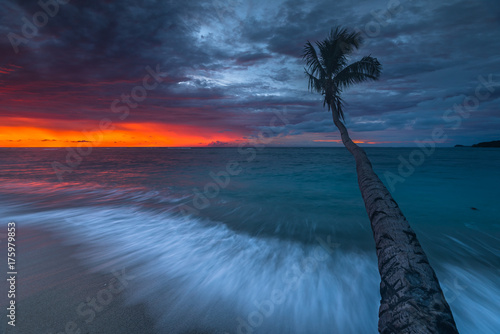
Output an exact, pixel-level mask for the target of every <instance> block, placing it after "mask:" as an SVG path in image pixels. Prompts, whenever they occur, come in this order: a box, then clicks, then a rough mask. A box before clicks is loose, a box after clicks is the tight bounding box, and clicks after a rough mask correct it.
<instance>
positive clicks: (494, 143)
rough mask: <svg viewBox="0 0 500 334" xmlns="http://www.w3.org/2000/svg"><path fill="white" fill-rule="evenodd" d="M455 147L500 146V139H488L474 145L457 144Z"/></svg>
mask: <svg viewBox="0 0 500 334" xmlns="http://www.w3.org/2000/svg"><path fill="white" fill-rule="evenodd" d="M455 147H500V140H494V141H487V142H483V143H478V144H474V145H472V146H465V145H455Z"/></svg>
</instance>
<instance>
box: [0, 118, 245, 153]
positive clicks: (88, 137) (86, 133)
mask: <svg viewBox="0 0 500 334" xmlns="http://www.w3.org/2000/svg"><path fill="white" fill-rule="evenodd" d="M59 123H61V121H59ZM68 127H70V125H69V124H68ZM106 127H107V128H103V130H101V129H100V128H99V125H96V126H94V127H88V128H82V130H80V131H78V130H62V129H51V128H45V127H35V126H0V146H3V147H65V146H77V145H82V143H85V142H91V143H92V146H96V147H99V146H100V147H141V146H174V147H175V146H206V145H209V144H210V143H212V142H217V141H221V142H237V141H239V140H241V137H240V136H238V135H237V134H229V135H228V134H220V133H217V132H214V131H209V130H207V129H204V128H198V127H194V126H193V127H190V126H184V125H167V124H153V123H123V124H116V125H115V124H113V123H110V124H108V125H106ZM71 128H74V123H72V125H71Z"/></svg>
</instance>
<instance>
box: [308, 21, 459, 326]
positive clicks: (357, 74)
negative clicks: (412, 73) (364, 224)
mask: <svg viewBox="0 0 500 334" xmlns="http://www.w3.org/2000/svg"><path fill="white" fill-rule="evenodd" d="M361 42H362V39H361V36H360V35H359V33H356V32H350V31H348V30H347V29H345V28H341V27H338V28H336V29H334V30H333V29H332V31H331V33H330V35H329V36H328V37H327V38H326V39H325V40H323V41H320V42H316V47H315V46H313V45H312V44H311V43H310V42H307V43H306V45H305V48H304V54H303V58H304V60H305V62H306V65H307V66H306V69H305V72H306V75H307V77H308V79H309V87H308V88H309V89H310V90H311V91H313V92H317V93H320V94H322V95H323V96H324V102H323V106H325V105H326V106H327V107H328V111H331V113H332V117H333V122H334V124H335V125H336V126H337V128H338V129H339V131H340V135H341V138H342V142H343V143H344V145H345V147H346V148H347V149H348V150H349V152H350V153H351V154H352V155H353V156H354V159H355V161H356V170H357V174H358V184H359V188H360V190H361V195H362V197H363V200H364V202H365V208H366V212H367V213H368V217H369V219H370V222H371V227H372V231H373V236H374V239H375V244H376V251H377V257H378V268H379V272H380V277H381V283H380V294H381V297H382V300H381V302H380V309H379V324H378V330H379V332H380V333H382V334H387V333H458V331H457V329H456V325H455V321H454V319H453V315H452V313H451V310H450V307H449V305H448V303H447V302H446V300H445V298H444V295H443V292H442V291H441V287H440V286H439V282H438V279H437V277H436V274H435V273H434V270H433V269H432V267H431V265H430V264H429V261H428V259H427V256H426V255H425V253H424V250H423V249H422V246H421V245H420V243H419V242H418V240H417V236H416V235H415V232H414V231H413V230H412V228H411V227H410V225H409V223H408V221H407V220H406V218H405V216H404V215H403V213H402V212H401V210H400V208H399V206H398V204H397V203H396V201H395V200H394V199H393V198H392V196H391V194H390V193H389V191H388V190H387V188H386V187H385V186H384V184H383V183H382V182H381V181H380V179H379V178H378V176H377V175H376V174H375V173H374V171H373V168H372V165H371V163H370V160H369V159H368V157H367V155H366V153H365V152H364V150H363V149H362V148H361V147H359V146H358V145H356V144H355V143H354V142H353V141H352V140H351V138H349V133H348V132H347V129H346V127H345V125H344V110H343V108H344V105H343V102H342V98H341V93H342V91H343V90H344V89H345V88H347V87H349V86H351V85H353V84H356V83H360V82H364V81H369V80H377V79H378V78H379V76H380V73H381V69H382V66H381V65H380V63H379V61H378V60H377V59H376V58H373V57H371V56H366V57H363V58H361V60H359V61H356V62H353V63H351V64H348V60H349V56H350V55H351V54H352V52H353V51H354V50H356V49H358V48H359V47H360V45H361Z"/></svg>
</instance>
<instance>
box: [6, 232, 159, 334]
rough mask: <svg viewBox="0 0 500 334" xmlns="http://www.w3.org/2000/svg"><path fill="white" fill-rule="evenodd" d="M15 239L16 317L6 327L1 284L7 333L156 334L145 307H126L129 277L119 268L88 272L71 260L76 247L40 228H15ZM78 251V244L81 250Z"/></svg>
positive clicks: (74, 258) (76, 261)
mask: <svg viewBox="0 0 500 334" xmlns="http://www.w3.org/2000/svg"><path fill="white" fill-rule="evenodd" d="M16 229H17V235H16V271H17V275H16V293H15V295H16V296H15V301H16V304H15V306H16V319H15V327H13V326H11V325H8V324H7V322H8V321H10V319H8V317H7V314H8V312H9V311H8V310H7V309H6V307H7V306H8V303H9V299H8V297H7V293H8V290H9V287H8V285H7V283H6V280H3V282H2V284H0V287H1V291H0V296H1V297H0V306H1V310H2V311H1V313H2V323H1V325H0V333H7V334H11V333H12V334H17V333H22V334H27V333H30V334H31V333H33V334H34V333H36V334H60V333H68V334H69V333H71V334H87V333H99V334H108V333H109V334H113V333H117V334H118V333H142V334H152V333H159V332H158V331H156V330H155V329H154V324H153V321H152V319H151V318H149V317H148V316H147V315H146V312H145V308H144V305H140V304H139V305H126V303H125V294H126V293H127V288H129V289H131V288H132V285H129V284H128V283H129V280H130V279H131V278H130V277H128V276H127V272H126V271H124V270H122V268H118V270H116V271H114V273H113V272H112V271H113V269H115V268H111V267H110V268H109V270H108V273H106V270H105V269H104V270H103V272H105V273H95V272H91V271H90V270H89V269H88V268H85V267H84V266H83V265H82V264H81V263H80V262H79V261H78V260H77V259H76V257H75V256H74V254H75V250H76V247H75V246H67V245H64V244H63V243H62V239H60V238H58V237H56V236H55V235H53V234H51V233H48V232H47V231H42V230H39V229H33V228H25V227H23V226H20V225H19V224H18V226H17V228H16ZM5 237H6V236H5V235H3V238H2V239H1V240H0V241H1V243H0V259H1V261H2V262H4V261H5V262H4V263H5V264H4V265H2V268H3V270H2V271H4V275H6V274H7V265H6V262H7V252H6V250H7V240H6V239H5ZM80 247H82V246H80Z"/></svg>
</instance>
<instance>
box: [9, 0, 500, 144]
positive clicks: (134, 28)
mask: <svg viewBox="0 0 500 334" xmlns="http://www.w3.org/2000/svg"><path fill="white" fill-rule="evenodd" d="M387 6H388V1H386V0H377V1H365V0H360V1H357V2H355V3H353V2H350V1H347V0H340V1H329V0H316V1H308V2H304V1H299V0H283V1H276V2H269V1H261V0H249V1H227V2H226V1H211V0H193V1H181V2H179V1H160V0H148V1H143V2H141V3H140V4H139V3H138V2H137V1H131V0H124V1H120V2H119V3H118V2H112V1H100V2H98V1H93V2H88V1H84V0H74V1H71V2H70V3H68V4H67V5H61V6H60V10H59V13H58V14H57V15H56V16H54V17H51V18H50V19H49V21H48V23H47V24H46V25H45V26H44V27H41V28H39V29H38V30H39V31H38V34H37V36H35V37H33V38H30V39H29V41H28V42H27V43H26V44H22V45H20V53H19V54H16V53H15V52H14V51H13V48H12V46H11V45H10V43H9V40H8V38H6V37H5V36H7V34H8V33H9V32H13V33H16V34H22V31H21V28H22V25H23V22H22V21H21V17H23V16H25V17H27V18H31V17H32V16H33V14H34V13H36V12H38V11H40V10H41V8H40V6H39V5H38V4H37V2H36V1H14V0H6V1H3V2H2V3H1V4H0V7H1V8H0V10H1V11H2V12H3V13H6V15H5V16H4V18H3V19H2V21H1V23H0V35H1V36H4V38H2V39H1V40H0V98H1V99H2V105H1V106H0V117H2V118H3V119H12V118H14V117H16V118H18V120H16V122H13V121H9V122H10V123H9V124H12V126H16V124H18V122H21V121H20V120H19V119H25V120H26V121H25V122H29V121H28V120H29V119H32V120H33V119H37V120H45V122H42V123H43V124H44V126H45V124H50V123H51V122H53V123H57V122H58V121H62V120H65V121H72V122H74V126H72V127H83V125H85V126H91V125H92V124H94V126H95V124H98V122H99V121H100V120H102V119H103V118H111V119H113V121H117V122H120V120H119V119H117V117H116V116H117V115H116V114H114V113H113V112H112V111H111V108H110V107H111V104H112V102H113V101H114V100H115V99H121V98H122V96H123V95H130V94H131V90H132V89H133V88H134V87H135V86H137V85H141V84H142V80H143V77H144V76H145V75H146V74H147V72H146V70H145V68H146V66H151V67H155V66H156V65H158V66H160V68H161V71H162V72H164V73H165V75H164V77H163V79H164V82H163V83H162V84H161V85H160V86H159V87H158V88H157V89H155V90H154V91H150V92H148V96H147V98H146V99H145V100H144V101H142V102H141V103H138V106H137V107H135V108H131V109H130V116H129V117H130V119H132V120H133V121H134V122H136V123H150V122H155V123H159V124H164V125H168V124H172V125H186V126H197V127H205V128H206V129H208V130H211V131H214V132H215V133H216V132H217V131H220V130H221V129H230V130H231V131H233V132H234V133H237V134H239V135H240V136H241V138H243V137H251V136H254V135H255V134H256V132H257V131H259V130H260V129H263V128H265V127H266V126H268V124H269V120H270V119H271V118H272V117H273V115H272V112H273V111H275V110H284V109H287V110H288V112H289V113H290V114H292V115H293V117H294V120H293V122H291V123H290V124H289V125H287V126H285V127H284V131H285V132H286V133H287V134H288V136H289V137H287V138H291V137H293V136H297V137H296V138H301V137H300V136H301V135H305V134H311V133H324V134H327V133H328V132H331V131H335V129H334V128H333V126H332V125H331V116H330V115H328V113H326V112H321V111H322V110H324V109H323V107H322V98H321V96H318V95H315V94H311V93H308V92H307V82H306V80H305V77H304V72H303V67H304V63H303V61H302V60H301V53H302V48H303V46H304V43H305V42H306V41H307V40H310V41H315V40H319V39H322V38H324V37H325V36H326V35H327V33H328V31H329V29H330V28H331V27H333V26H335V25H337V24H343V25H347V26H350V27H352V28H356V29H358V30H359V31H361V32H362V33H363V34H364V35H365V43H364V45H363V47H362V48H361V49H360V50H359V51H358V52H356V53H355V54H354V55H353V57H352V59H351V60H356V59H359V58H360V57H361V56H363V55H367V54H371V55H372V56H374V57H377V58H378V59H379V60H380V62H381V63H382V64H383V74H382V77H381V79H380V80H379V81H378V82H372V83H365V84H360V85H357V86H355V87H352V88H351V89H348V90H346V91H345V92H344V99H345V101H346V113H347V115H348V116H347V120H348V123H347V125H348V126H349V128H350V129H351V130H352V132H353V133H354V134H356V135H360V136H379V137H380V138H376V137H374V138H373V141H377V139H379V140H378V141H389V140H388V139H387V138H381V136H382V135H381V133H383V131H389V132H388V133H390V135H391V136H394V138H393V139H394V140H393V141H398V140H396V139H401V140H399V141H405V140H411V138H413V137H415V136H417V135H420V134H421V133H424V132H425V131H427V132H428V131H430V130H432V128H433V127H436V126H442V125H443V120H442V114H443V112H444V111H445V110H447V109H449V108H452V107H453V104H454V103H460V99H463V97H464V96H467V95H470V94H474V90H475V88H476V86H477V84H478V77H479V76H480V75H482V76H484V77H486V76H488V75H489V74H494V75H495V77H494V81H496V82H498V81H500V78H498V77H497V76H496V75H497V73H499V72H500V59H499V58H498V53H499V50H500V40H499V39H498V38H497V36H496V35H497V32H498V31H499V28H500V23H499V22H500V20H499V18H500V4H499V3H498V2H497V1H493V0H485V1H483V2H471V1H466V0H447V1H441V2H432V1H430V0H429V1H423V2H422V1H421V2H415V1H401V2H400V6H399V7H398V10H397V11H395V12H393V13H391V12H388V11H387V9H388V8H387ZM367 27H372V28H373V27H376V28H377V30H376V32H377V33H376V34H374V33H373V31H371V32H370V30H367ZM498 94H500V88H498V89H496V91H494V92H493V94H492V95H491V96H490V98H489V100H487V101H482V102H481V104H480V105H479V108H478V111H477V112H476V113H474V115H471V117H470V118H469V119H467V120H464V122H463V124H462V128H461V131H462V132H461V133H462V135H457V137H456V139H457V140H460V136H463V137H462V138H464V141H465V138H466V136H468V133H470V134H474V136H476V137H478V139H479V140H482V139H483V138H482V137H481V131H482V136H484V138H491V137H492V136H495V135H496V134H498V132H497V130H496V128H495V127H496V126H497V124H498V117H497V116H496V113H497V112H498V109H497V107H496V105H498V104H495V103H493V102H494V101H496V99H497V98H498V96H499V95H498ZM496 102H498V101H496ZM14 123H15V124H14ZM42 123H41V124H42ZM65 124H67V123H65ZM47 126H49V125H47ZM53 127H54V126H51V128H53ZM396 137H398V138H396ZM467 138H469V137H467ZM283 140H285V139H283ZM214 143H217V141H214ZM465 144H467V142H465ZM284 145H286V140H285V141H284Z"/></svg>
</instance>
